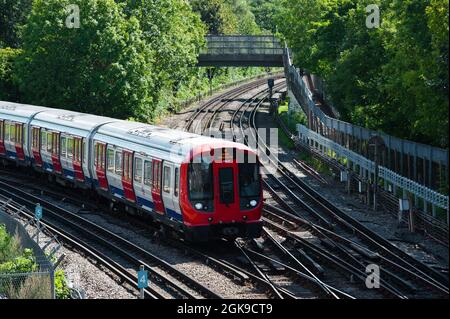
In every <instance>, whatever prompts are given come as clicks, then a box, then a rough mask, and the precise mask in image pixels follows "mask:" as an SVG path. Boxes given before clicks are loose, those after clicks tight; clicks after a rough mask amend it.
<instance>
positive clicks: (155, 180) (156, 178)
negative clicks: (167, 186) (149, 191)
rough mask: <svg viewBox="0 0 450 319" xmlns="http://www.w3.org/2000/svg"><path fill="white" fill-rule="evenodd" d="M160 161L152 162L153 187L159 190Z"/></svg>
mask: <svg viewBox="0 0 450 319" xmlns="http://www.w3.org/2000/svg"><path fill="white" fill-rule="evenodd" d="M160 165H161V163H160V162H154V164H153V189H155V190H157V191H159V190H160V183H161V181H160V180H161V171H160Z"/></svg>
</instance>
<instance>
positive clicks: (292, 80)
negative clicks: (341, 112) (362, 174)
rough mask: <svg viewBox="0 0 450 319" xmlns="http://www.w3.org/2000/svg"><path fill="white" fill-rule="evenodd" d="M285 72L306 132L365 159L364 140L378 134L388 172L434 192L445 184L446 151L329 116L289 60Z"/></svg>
mask: <svg viewBox="0 0 450 319" xmlns="http://www.w3.org/2000/svg"><path fill="white" fill-rule="evenodd" d="M286 69H287V78H288V82H289V84H290V88H291V90H292V92H293V93H294V96H295V97H296V99H297V100H298V101H299V102H300V104H301V105H302V107H303V110H304V112H305V113H306V115H307V117H308V127H309V128H310V129H312V130H314V131H316V132H318V133H320V134H321V135H324V136H326V137H328V138H330V139H332V140H334V141H335V142H337V143H339V144H341V145H345V146H346V147H347V148H353V150H354V151H355V152H357V153H359V154H362V155H364V156H366V157H367V155H368V151H367V141H368V140H369V139H370V138H371V137H372V136H374V135H378V136H380V137H381V138H382V139H383V140H384V143H385V145H386V151H385V153H384V154H383V158H382V161H383V164H384V165H385V166H386V167H388V168H389V169H390V170H392V171H394V172H395V173H397V174H399V175H402V176H406V177H408V178H409V179H411V180H414V181H416V182H418V183H419V184H422V185H424V186H427V187H428V188H431V189H434V190H438V189H440V188H441V187H443V186H444V187H445V185H448V150H447V149H442V148H438V147H433V146H429V145H424V144H421V143H416V142H412V141H408V140H404V139H400V138H396V137H393V136H390V135H388V134H385V133H382V132H378V131H374V130H370V129H366V128H364V127H360V126H357V125H353V124H350V123H347V122H344V121H340V120H338V119H335V118H332V117H329V116H327V115H326V114H324V112H323V111H322V110H321V109H320V108H319V107H317V105H316V102H315V101H314V98H313V93H312V92H311V91H310V90H309V88H308V87H307V85H306V83H305V82H304V80H303V78H302V76H301V75H300V73H299V71H298V70H297V69H296V68H295V66H294V65H292V62H291V61H290V58H288V66H287V68H286Z"/></svg>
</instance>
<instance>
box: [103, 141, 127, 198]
mask: <svg viewBox="0 0 450 319" xmlns="http://www.w3.org/2000/svg"><path fill="white" fill-rule="evenodd" d="M106 153H107V160H106V164H107V165H106V177H107V180H108V185H109V190H110V191H111V194H112V195H113V196H116V197H120V198H123V196H124V192H123V186H122V167H123V154H122V149H119V148H115V147H114V146H113V145H111V144H108V146H107V150H106Z"/></svg>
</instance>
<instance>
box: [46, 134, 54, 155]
mask: <svg viewBox="0 0 450 319" xmlns="http://www.w3.org/2000/svg"><path fill="white" fill-rule="evenodd" d="M52 146H53V134H52V133H50V132H47V152H49V153H51V152H52Z"/></svg>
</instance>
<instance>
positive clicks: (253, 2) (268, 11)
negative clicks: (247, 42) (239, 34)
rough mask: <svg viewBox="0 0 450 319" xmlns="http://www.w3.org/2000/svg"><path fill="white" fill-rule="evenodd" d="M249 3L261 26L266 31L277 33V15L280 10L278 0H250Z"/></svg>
mask: <svg viewBox="0 0 450 319" xmlns="http://www.w3.org/2000/svg"><path fill="white" fill-rule="evenodd" d="M249 4H250V8H251V11H252V12H253V14H254V16H255V22H256V23H257V24H258V25H259V27H260V28H261V29H263V30H264V31H268V32H271V33H273V34H275V33H277V31H278V29H277V24H276V21H275V16H276V14H277V12H278V10H279V6H278V0H250V3H249Z"/></svg>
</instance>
